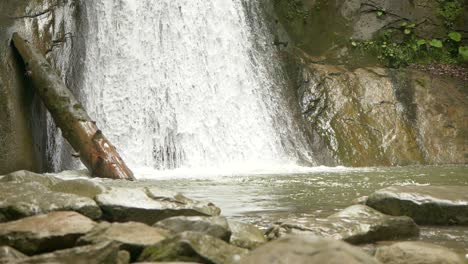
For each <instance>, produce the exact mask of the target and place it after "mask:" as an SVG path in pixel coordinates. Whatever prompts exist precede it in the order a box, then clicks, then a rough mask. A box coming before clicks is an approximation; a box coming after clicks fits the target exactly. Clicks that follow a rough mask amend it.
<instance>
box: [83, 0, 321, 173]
mask: <svg viewBox="0 0 468 264" xmlns="http://www.w3.org/2000/svg"><path fill="white" fill-rule="evenodd" d="M83 2H84V1H83ZM257 2H259V1H253V0H252V1H246V0H158V1H154V0H93V1H86V3H84V4H85V8H86V13H87V19H88V21H87V25H88V31H89V32H87V34H86V40H85V46H86V55H85V56H84V57H83V59H84V65H85V68H84V80H83V84H84V85H83V87H82V89H81V93H82V94H81V100H82V102H83V104H84V106H85V108H86V109H87V111H88V112H89V114H90V116H92V117H94V118H96V121H97V124H98V126H99V127H100V128H101V129H102V130H103V131H104V133H105V135H106V136H107V137H108V138H109V139H110V140H111V142H113V143H114V144H115V145H116V147H117V149H118V150H119V152H120V153H121V155H122V156H123V158H124V160H125V161H126V162H127V163H129V165H130V166H131V167H133V168H141V167H149V168H154V169H158V170H167V169H175V168H178V169H180V168H182V169H183V168H190V169H202V170H203V169H206V168H217V169H219V170H220V171H223V170H228V168H229V169H230V170H233V171H236V170H239V171H248V170H251V169H252V170H255V169H264V168H268V169H270V170H271V169H272V168H276V167H282V168H284V167H289V166H295V165H296V164H298V161H299V160H308V161H312V158H311V154H310V153H309V151H308V147H307V143H306V140H305V139H304V136H303V134H302V132H301V131H300V129H299V128H298V126H297V125H296V123H295V121H294V120H293V115H292V113H291V111H290V110H289V107H287V103H286V100H285V98H284V94H283V93H284V87H285V85H286V84H285V81H284V78H283V77H282V76H283V73H282V71H281V67H280V66H279V65H278V64H279V62H278V58H277V54H276V50H275V47H274V46H273V45H272V40H273V37H272V36H270V35H269V33H268V30H267V29H266V28H265V24H264V22H263V21H262V17H261V15H260V13H261V12H260V9H259V3H257Z"/></svg>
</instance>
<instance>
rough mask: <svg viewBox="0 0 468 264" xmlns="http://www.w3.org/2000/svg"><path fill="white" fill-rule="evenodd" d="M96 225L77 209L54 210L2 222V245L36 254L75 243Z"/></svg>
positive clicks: (0, 225)
mask: <svg viewBox="0 0 468 264" xmlns="http://www.w3.org/2000/svg"><path fill="white" fill-rule="evenodd" d="M95 225H96V223H95V222H93V221H92V220H91V219H89V218H87V217H85V216H83V215H80V214H78V213H76V212H53V213H49V214H46V215H37V216H31V217H27V218H24V219H21V220H17V221H13V222H8V223H3V224H0V246H10V247H13V248H15V249H18V250H20V251H21V252H23V253H25V254H28V255H32V254H38V253H43V252H49V251H54V250H58V249H64V248H69V247H73V246H74V245H75V242H76V240H77V239H78V238H79V237H81V236H82V235H84V234H86V233H87V232H89V231H91V230H92V229H93V228H94V226H95Z"/></svg>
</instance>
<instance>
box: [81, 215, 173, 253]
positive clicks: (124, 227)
mask: <svg viewBox="0 0 468 264" xmlns="http://www.w3.org/2000/svg"><path fill="white" fill-rule="evenodd" d="M168 236H169V232H168V231H167V230H164V229H160V228H155V227H150V226H147V225H145V224H142V223H136V222H128V223H112V224H111V223H107V222H103V223H100V224H99V225H97V226H96V227H95V228H94V229H93V230H92V231H91V232H89V233H88V234H86V235H85V236H83V237H81V238H80V239H79V240H78V245H86V244H99V243H102V242H108V241H110V242H115V243H116V244H118V245H120V249H123V250H126V251H128V252H130V254H131V256H132V259H136V258H137V257H138V256H139V255H140V253H141V251H142V250H143V248H144V247H146V246H150V245H153V244H156V243H158V242H160V241H162V240H164V239H166V238H167V237H168Z"/></svg>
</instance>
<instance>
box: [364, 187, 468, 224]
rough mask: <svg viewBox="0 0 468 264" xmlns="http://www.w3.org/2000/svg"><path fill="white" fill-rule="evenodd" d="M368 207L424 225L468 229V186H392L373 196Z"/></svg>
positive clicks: (368, 202) (368, 201) (370, 197)
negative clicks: (402, 216) (403, 216)
mask: <svg viewBox="0 0 468 264" xmlns="http://www.w3.org/2000/svg"><path fill="white" fill-rule="evenodd" d="M366 204H367V205H368V206H370V207H372V208H375V209H376V210H379V211H380V212H382V213H385V214H389V215H405V216H409V217H411V218H413V219H414V221H415V222H416V223H418V224H422V225H454V224H457V225H468V186H392V187H388V188H385V189H382V190H379V191H376V192H375V193H373V194H371V195H370V196H369V199H368V200H367V203H366Z"/></svg>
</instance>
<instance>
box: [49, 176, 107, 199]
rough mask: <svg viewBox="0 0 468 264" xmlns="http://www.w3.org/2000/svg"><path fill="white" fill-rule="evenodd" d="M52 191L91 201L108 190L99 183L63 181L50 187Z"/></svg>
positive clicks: (79, 180)
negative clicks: (86, 198)
mask: <svg viewBox="0 0 468 264" xmlns="http://www.w3.org/2000/svg"><path fill="white" fill-rule="evenodd" d="M50 189H51V190H52V191H54V192H62V193H69V194H75V195H78V196H81V197H88V198H90V199H94V198H96V196H97V195H99V194H101V193H103V192H105V190H106V188H105V187H104V186H102V185H100V184H99V183H97V182H93V181H90V180H84V179H75V180H66V181H61V182H58V183H56V184H54V185H52V186H50Z"/></svg>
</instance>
